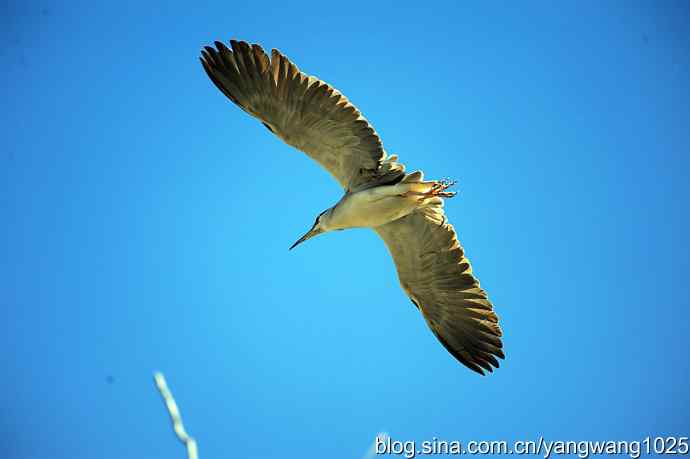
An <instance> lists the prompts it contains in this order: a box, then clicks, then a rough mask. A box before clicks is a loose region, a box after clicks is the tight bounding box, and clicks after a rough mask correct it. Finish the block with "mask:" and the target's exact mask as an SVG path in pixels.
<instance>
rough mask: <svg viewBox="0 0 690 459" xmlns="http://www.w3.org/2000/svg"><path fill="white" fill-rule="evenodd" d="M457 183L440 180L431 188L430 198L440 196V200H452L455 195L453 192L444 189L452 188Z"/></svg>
mask: <svg viewBox="0 0 690 459" xmlns="http://www.w3.org/2000/svg"><path fill="white" fill-rule="evenodd" d="M456 183H458V182H457V181H455V180H448V179H441V180H439V181H437V182H435V183H434V186H433V187H431V191H430V192H429V193H431V196H441V197H442V198H452V197H453V196H455V195H456V194H457V193H456V192H455V191H446V189H448V188H450V187H452V186H453V185H455V184H456Z"/></svg>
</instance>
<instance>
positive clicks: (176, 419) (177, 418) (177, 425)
mask: <svg viewBox="0 0 690 459" xmlns="http://www.w3.org/2000/svg"><path fill="white" fill-rule="evenodd" d="M153 379H154V380H155V381H156V387H158V392H160V393H161V397H163V401H164V402H165V406H166V407H167V409H168V414H170V420H171V421H172V425H173V430H175V434H176V435H177V438H179V439H180V441H181V442H182V443H184V444H185V446H186V447H187V458H188V459H199V455H198V451H197V447H196V440H194V439H193V438H192V437H190V436H189V435H188V434H187V432H186V431H185V430H184V424H182V416H181V415H180V410H179V409H178V408H177V403H175V398H173V396H172V393H171V392H170V389H168V384H167V383H166V382H165V376H163V373H161V372H158V371H157V372H156V373H154V375H153Z"/></svg>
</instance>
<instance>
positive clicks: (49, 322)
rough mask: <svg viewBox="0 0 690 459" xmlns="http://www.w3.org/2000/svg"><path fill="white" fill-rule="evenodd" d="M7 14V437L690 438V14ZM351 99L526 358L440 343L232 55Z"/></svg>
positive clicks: (0, 297)
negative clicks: (267, 119)
mask: <svg viewBox="0 0 690 459" xmlns="http://www.w3.org/2000/svg"><path fill="white" fill-rule="evenodd" d="M1 8H2V11H1V12H0V20H1V21H2V24H1V25H0V58H1V60H2V72H0V105H1V106H2V110H0V121H1V122H0V139H1V140H0V314H1V316H0V374H2V378H1V379H0V381H1V382H0V389H1V390H0V450H1V452H2V453H3V457H10V458H32V459H33V458H51V459H60V458H96V457H97V458H118V459H120V458H127V457H138V458H173V457H179V458H181V457H184V451H183V448H182V446H181V445H180V444H179V443H178V442H177V440H176V439H175V438H174V437H173V434H172V431H171V427H170V424H169V421H168V418H167V414H166V412H165V410H164V407H163V404H162V402H161V400H160V397H159V394H158V393H157V392H156V390H155V388H154V385H153V380H152V373H153V371H155V370H160V371H162V372H164V373H165V375H166V377H167V379H168V383H169V385H170V387H171V389H172V391H173V393H174V395H175V396H176V398H177V401H178V403H179V405H180V407H181V410H182V414H183V417H184V420H185V424H186V425H187V428H188V430H189V432H190V433H191V434H192V435H194V436H195V437H196V438H197V440H198V442H199V448H200V454H201V458H202V459H210V458H227V457H238V458H240V457H241V458H285V457H300V458H361V457H362V456H363V455H364V453H365V452H366V450H367V448H368V447H369V445H370V444H371V442H372V441H373V438H374V435H375V434H376V433H377V432H379V431H386V432H388V433H390V435H391V436H392V437H393V438H394V439H399V440H418V441H419V440H424V439H432V438H433V437H437V438H440V439H445V440H462V441H469V440H504V439H505V440H513V439H522V440H534V439H537V438H538V437H539V435H543V436H544V437H545V438H546V439H548V440H603V439H613V440H642V439H643V438H644V437H645V436H647V435H652V436H654V435H663V436H667V435H688V434H689V433H690V432H689V430H690V415H689V414H688V410H689V409H690V391H688V383H689V376H690V361H689V359H688V349H689V348H690V342H689V341H690V310H689V308H690V287H689V284H690V283H689V282H688V279H687V278H688V273H689V271H690V248H689V244H688V234H690V222H689V217H688V210H689V206H688V197H689V196H690V185H689V183H688V172H689V171H690V159H689V157H688V155H689V153H690V129H688V119H690V90H689V88H690V33H689V32H688V29H687V24H688V19H689V18H690V8H689V7H688V4H687V3H686V2H683V1H678V2H673V1H660V2H652V1H649V2H569V3H565V2H543V3H534V2H527V3H524V2H520V3H519V5H518V3H516V2H500V3H499V2H497V3H489V2H472V3H470V2H448V3H435V2H418V3H417V5H416V6H406V5H405V4H404V3H403V2H357V1H354V2H337V3H328V2H327V3H319V2H300V3H296V2H295V3H289V2H277V3H276V2H271V1H268V2H261V3H255V2H217V3H215V4H203V3H202V2H195V3H192V4H190V3H188V2H162V3H160V4H158V5H156V6H153V5H141V4H139V3H134V2H133V3H128V2H125V3H122V2H113V3H111V4H99V3H94V2H83V3H72V4H71V5H67V4H61V3H49V2H29V3H28V4H27V3H20V2H10V3H9V4H8V3H6V2H5V3H3V4H2V7H1ZM230 38H239V39H244V40H248V41H251V42H258V43H260V44H262V46H264V48H265V49H270V48H272V47H276V48H279V49H280V50H281V51H282V52H284V53H285V54H286V55H287V56H289V57H290V58H291V59H292V60H294V61H295V62H296V64H297V65H298V66H299V67H300V68H301V69H302V70H304V71H306V72H307V73H310V74H314V75H317V76H319V77H320V78H322V79H324V80H325V81H327V82H329V83H331V84H332V85H333V86H335V87H336V88H338V89H340V90H341V91H342V92H343V93H344V94H346V95H347V96H348V97H349V98H350V100H352V102H353V103H354V104H356V105H357V106H358V107H359V108H360V109H361V110H362V112H363V113H364V114H365V116H366V117H367V118H368V119H369V120H370V121H371V122H372V124H373V125H374V126H375V128H376V130H377V131H378V132H379V134H380V135H381V137H382V139H383V142H384V145H385V147H386V149H387V150H388V152H389V153H396V154H399V155H400V158H401V159H402V161H403V162H404V163H405V164H406V165H407V167H408V169H409V170H414V169H417V168H419V169H423V170H424V171H425V173H426V175H427V176H429V177H436V178H442V177H451V178H454V179H457V180H458V181H459V185H458V188H459V191H460V194H459V196H458V197H456V198H454V199H452V200H450V201H448V202H447V205H446V209H447V213H448V216H449V219H450V220H451V222H452V223H453V224H454V225H455V227H456V229H457V230H458V233H459V237H460V240H461V241H462V243H463V245H464V246H465V248H466V251H467V254H468V256H469V257H470V259H471V261H472V262H473V265H474V270H475V273H476V274H477V276H478V277H479V279H480V280H481V282H482V287H484V288H485V289H486V290H487V291H488V293H489V295H490V298H491V299H492V300H493V302H494V304H495V308H496V311H497V313H498V314H499V316H500V318H501V323H502V326H503V330H504V333H505V337H504V338H505V339H504V343H505V352H506V356H507V358H506V360H505V361H503V362H502V365H501V368H500V369H498V370H497V371H496V372H495V373H494V374H492V375H490V376H486V377H481V376H479V375H477V374H474V373H473V372H471V371H469V370H467V369H466V368H464V367H463V366H461V365H460V364H458V363H457V362H456V361H455V360H454V359H453V358H452V357H451V356H450V355H449V354H448V353H447V352H446V351H445V350H444V349H443V348H442V346H441V345H440V344H439V343H438V342H437V341H436V339H435V338H434V337H433V335H432V334H431V332H430V331H429V330H428V329H427V327H426V325H425V323H424V321H423V319H422V318H421V316H420V314H419V313H418V311H417V310H416V309H415V308H414V306H413V305H412V304H411V303H410V301H409V300H408V299H407V298H406V297H405V295H404V294H403V292H402V291H401V290H400V288H399V286H398V281H397V278H396V274H395V269H394V266H393V263H392V260H391V259H390V257H389V256H388V253H387V251H386V249H385V247H384V245H383V242H382V241H381V240H379V239H378V237H377V236H376V235H375V234H374V233H373V232H372V231H369V230H352V231H343V232H338V233H334V234H328V235H324V236H320V237H318V238H316V239H314V240H311V241H309V242H308V243H306V244H304V245H302V246H300V247H299V248H297V249H296V250H294V251H292V252H288V250H287V249H288V247H289V246H290V244H291V243H292V242H294V241H295V240H296V239H297V237H299V236H300V235H301V234H303V233H304V232H305V231H306V230H307V229H308V228H309V226H310V225H311V223H312V222H313V220H314V218H315V216H316V215H317V214H318V213H319V212H320V211H322V210H324V209H326V208H327V207H330V206H331V205H332V204H333V203H334V202H335V201H337V199H339V197H340V195H341V190H340V189H339V187H338V186H337V184H336V183H335V181H333V180H332V179H331V178H330V176H329V175H328V174H327V173H326V172H325V171H323V170H321V169H320V168H319V167H318V165H316V164H315V163H313V162H311V161H310V160H309V159H308V158H307V157H306V156H305V155H303V154H301V153H299V152H297V151H295V150H292V149H291V148H290V147H288V146H286V145H284V144H283V143H282V142H280V141H279V140H278V139H277V138H275V137H273V136H271V135H270V134H269V133H268V132H267V131H266V129H265V128H264V127H263V126H261V125H260V124H259V123H258V122H257V121H255V120H253V119H251V118H250V117H248V116H247V115H246V114H244V113H243V112H242V111H241V110H239V109H238V108H237V107H235V106H234V105H232V103H230V102H229V101H228V100H226V99H225V98H224V97H223V96H222V95H221V93H220V92H219V91H218V90H217V89H216V88H215V87H214V86H213V85H212V83H211V82H210V81H209V80H208V78H207V77H206V75H205V74H204V72H203V70H202V68H201V65H200V64H199V62H198V53H199V49H200V47H201V46H203V45H206V44H209V43H211V42H212V41H213V40H216V39H221V40H229V39H230Z"/></svg>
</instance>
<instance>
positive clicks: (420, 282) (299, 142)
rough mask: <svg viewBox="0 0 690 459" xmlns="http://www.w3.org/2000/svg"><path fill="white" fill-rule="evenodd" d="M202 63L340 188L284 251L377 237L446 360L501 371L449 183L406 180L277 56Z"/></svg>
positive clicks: (361, 121)
mask: <svg viewBox="0 0 690 459" xmlns="http://www.w3.org/2000/svg"><path fill="white" fill-rule="evenodd" d="M200 60H201V64H202V65H203V67H204V70H205V71H206V73H207V74H208V76H209V78H210V79H211V81H213V83H214V84H215V85H216V86H217V87H218V89H220V91H221V92H222V93H223V94H225V95H226V96H227V97H228V98H229V99H230V100H231V101H233V102H234V103H235V104H237V105H238V106H239V107H240V108H241V109H242V110H244V111H245V112H247V113H249V114H250V115H252V116H253V117H255V118H257V119H259V121H261V123H262V124H263V125H264V126H265V127H266V128H267V129H268V130H269V131H271V132H272V133H273V134H275V135H276V136H278V137H279V138H280V139H282V140H283V141H284V142H285V143H287V144H288V145H291V146H293V147H295V148H296V149H298V150H301V151H303V152H304V153H306V154H307V155H308V156H309V157H310V158H312V159H313V160H315V161H316V162H318V163H319V164H320V165H321V166H322V167H323V168H325V169H326V170H327V171H328V172H330V174H331V175H332V176H333V177H334V178H335V179H336V180H337V181H338V183H339V184H340V185H341V186H342V187H343V190H344V195H343V197H342V198H341V199H340V200H339V201H338V202H337V203H336V204H335V205H334V206H333V207H331V208H329V209H326V210H325V211H323V212H321V213H320V214H319V215H318V216H317V217H316V220H315V221H314V224H313V225H312V227H311V229H310V230H309V231H307V233H306V234H305V235H304V236H302V237H301V238H299V239H298V240H297V242H295V243H294V244H293V245H292V247H290V249H293V248H294V247H295V246H297V245H298V244H301V243H303V242H304V241H306V240H308V239H310V238H312V237H314V236H317V235H319V234H322V233H326V232H329V231H334V230H342V229H347V228H361V227H366V228H371V229H373V230H374V231H376V233H378V235H379V236H380V237H381V238H382V239H383V241H384V242H385V244H386V246H387V247H388V250H389V251H390V253H391V255H392V256H393V260H394V261H395V265H396V268H397V271H398V278H399V280H400V285H401V287H402V289H403V290H404V291H405V293H406V294H407V296H408V297H409V298H410V300H412V303H413V304H414V305H415V306H416V307H417V309H419V311H421V313H422V316H423V317H424V319H425V320H426V323H427V324H428V325H429V327H430V328H431V330H432V332H433V333H434V334H435V335H436V337H437V338H438V340H439V341H440V342H441V344H443V346H444V347H445V348H446V349H447V350H448V352H450V353H451V354H452V355H453V356H454V357H455V358H456V359H457V360H459V361H460V362H461V363H462V364H464V365H466V366H467V367H469V368H470V369H472V370H474V371H476V372H478V373H480V374H482V375H483V374H484V371H485V370H486V371H489V372H492V371H493V368H494V367H495V368H498V366H499V363H498V360H497V359H496V358H497V357H498V358H501V359H503V358H504V354H503V350H502V348H503V343H502V341H501V336H502V332H501V328H500V326H499V325H498V317H497V315H496V313H495V312H494V311H493V306H492V304H491V301H489V298H488V296H487V294H486V292H485V291H484V290H483V289H482V288H480V286H479V281H478V280H477V278H476V277H474V275H473V273H472V267H471V265H470V262H469V261H468V259H467V258H466V257H465V253H464V250H463V248H462V246H461V245H460V243H459V242H458V239H457V235H456V233H455V230H454V228H453V226H452V225H451V224H449V223H448V221H447V219H446V216H445V214H444V211H443V199H444V198H450V197H452V196H453V195H454V194H455V193H453V192H451V191H448V187H449V186H451V185H452V184H453V183H452V182H449V181H445V180H424V175H423V174H422V172H421V171H415V172H412V173H410V174H407V173H405V166H404V165H403V164H401V163H399V162H398V158H397V156H395V155H390V156H389V155H388V154H387V153H386V151H385V150H384V148H383V145H382V143H381V139H380V138H379V136H378V134H377V133H376V131H375V130H374V128H373V127H372V126H371V124H369V122H368V121H367V120H366V119H365V118H364V116H362V114H361V113H360V112H359V110H357V108H356V107H355V106H354V105H352V103H350V101H349V100H348V99H347V98H346V97H345V96H344V95H342V94H341V93H340V92H339V91H338V90H336V89H335V88H333V87H332V86H330V85H329V84H327V83H325V82H323V81H321V80H319V79H318V78H316V77H314V76H309V75H306V74H305V73H303V72H301V71H300V70H299V69H298V68H297V66H296V65H295V64H293V63H292V62H291V61H290V60H289V59H288V58H287V57H285V56H284V55H283V54H282V53H280V51H278V50H276V49H274V50H272V52H271V57H270V58H269V56H268V55H267V54H266V53H265V52H264V50H263V49H262V48H261V46H259V45H256V44H252V45H250V44H248V43H246V42H244V41H235V40H231V41H230V47H228V46H226V45H224V44H223V43H221V42H217V41H216V42H215V48H213V47H210V46H206V47H204V49H202V50H201V58H200Z"/></svg>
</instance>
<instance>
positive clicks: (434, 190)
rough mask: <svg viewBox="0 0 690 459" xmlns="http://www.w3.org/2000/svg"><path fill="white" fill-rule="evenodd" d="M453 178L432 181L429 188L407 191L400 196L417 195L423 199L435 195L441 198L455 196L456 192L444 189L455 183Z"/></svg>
mask: <svg viewBox="0 0 690 459" xmlns="http://www.w3.org/2000/svg"><path fill="white" fill-rule="evenodd" d="M455 183H456V182H455V181H454V180H446V179H443V180H438V181H435V182H432V185H431V188H429V189H428V190H426V191H413V190H410V191H407V192H405V193H403V194H401V195H400V196H402V197H403V198H406V197H410V196H419V200H420V201H423V200H425V199H428V198H433V197H435V196H439V197H441V198H452V197H453V196H455V195H456V194H457V193H455V192H454V191H446V189H448V188H449V187H451V186H453V185H455Z"/></svg>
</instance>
